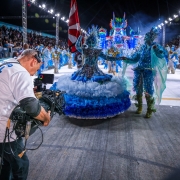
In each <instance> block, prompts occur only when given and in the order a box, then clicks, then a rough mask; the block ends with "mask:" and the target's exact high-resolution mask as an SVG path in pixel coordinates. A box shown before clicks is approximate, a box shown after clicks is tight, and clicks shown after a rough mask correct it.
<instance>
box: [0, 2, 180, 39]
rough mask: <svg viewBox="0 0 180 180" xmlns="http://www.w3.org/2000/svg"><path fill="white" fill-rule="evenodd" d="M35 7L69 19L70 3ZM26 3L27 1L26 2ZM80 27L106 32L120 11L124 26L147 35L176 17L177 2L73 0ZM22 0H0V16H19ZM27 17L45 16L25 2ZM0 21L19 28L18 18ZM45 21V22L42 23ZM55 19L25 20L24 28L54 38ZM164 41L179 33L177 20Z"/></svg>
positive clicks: (62, 27)
mask: <svg viewBox="0 0 180 180" xmlns="http://www.w3.org/2000/svg"><path fill="white" fill-rule="evenodd" d="M36 1H37V2H38V3H39V4H43V3H44V4H46V7H48V9H51V8H52V9H54V10H55V12H56V13H60V16H61V17H62V16H65V17H66V19H68V17H69V11H70V2H71V0H36ZM27 3H28V1H27ZM77 6H78V12H79V19H80V25H81V27H82V28H83V29H85V30H87V29H88V27H89V26H90V25H92V24H95V25H98V26H99V27H101V26H102V27H104V28H106V29H107V30H108V32H109V30H110V27H109V22H110V20H111V18H112V14H113V12H114V13H115V15H116V17H121V18H122V17H123V14H124V12H125V13H126V18H127V21H128V25H129V26H130V27H131V28H133V29H134V30H136V29H137V27H139V28H140V30H141V34H144V33H145V32H147V31H148V30H149V29H150V28H151V27H152V26H156V25H158V24H160V23H161V22H164V20H165V19H167V18H168V17H172V16H173V15H174V14H178V15H180V13H179V11H180V1H179V0H143V1H142V0H77ZM21 8H22V0H3V1H2V0H1V2H0V16H1V17H2V16H21V14H22V12H21ZM27 12H28V16H35V13H37V14H38V15H40V16H41V15H49V13H46V12H44V11H43V10H41V9H40V8H38V7H36V6H34V5H32V4H31V3H28V8H27ZM0 21H3V22H7V23H11V24H15V25H19V26H21V25H22V22H21V19H0ZM45 21H46V22H45ZM55 23H56V22H55V19H53V18H44V19H42V18H33V19H28V28H29V29H33V30H36V31H41V32H45V33H48V34H52V35H55V27H54V25H55ZM59 26H60V37H63V38H66V39H67V29H68V27H67V23H65V22H63V21H61V20H60V25H59ZM166 27H167V28H166V40H167V41H168V40H169V39H171V38H173V37H175V36H177V35H178V34H180V17H178V18H176V19H175V20H174V21H173V22H172V23H171V25H167V26H166Z"/></svg>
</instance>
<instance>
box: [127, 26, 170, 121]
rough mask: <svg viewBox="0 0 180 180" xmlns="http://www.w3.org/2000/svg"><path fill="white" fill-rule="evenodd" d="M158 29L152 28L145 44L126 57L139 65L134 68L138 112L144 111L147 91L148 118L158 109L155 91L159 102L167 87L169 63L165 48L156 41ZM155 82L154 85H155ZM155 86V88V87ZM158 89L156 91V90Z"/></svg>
mask: <svg viewBox="0 0 180 180" xmlns="http://www.w3.org/2000/svg"><path fill="white" fill-rule="evenodd" d="M158 32H159V31H158V29H156V28H152V29H151V30H150V32H148V33H146V35H145V37H144V42H145V44H144V45H142V46H141V47H140V48H139V50H138V51H136V52H135V53H134V54H133V55H132V57H131V58H125V61H124V62H126V63H129V64H134V63H137V66H136V67H135V68H134V69H133V70H134V79H133V88H134V91H135V92H136V97H135V99H136V100H137V103H136V106H137V108H138V109H137V111H136V113H137V114H140V113H141V112H142V96H143V92H144V93H145V98H146V101H147V113H146V116H145V117H146V118H150V117H151V115H152V113H153V112H155V111H156V109H155V108H154V104H155V99H154V97H153V94H154V92H155V93H156V95H157V98H158V103H160V101H161V97H162V93H163V91H164V89H165V88H166V85H165V83H166V79H167V64H166V60H165V53H166V52H165V49H164V48H163V47H162V46H160V45H159V44H157V43H156V42H154V39H155V38H156V37H157V35H158ZM153 84H154V86H153ZM154 87H155V89H154ZM155 90H156V91H155Z"/></svg>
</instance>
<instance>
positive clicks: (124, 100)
mask: <svg viewBox="0 0 180 180" xmlns="http://www.w3.org/2000/svg"><path fill="white" fill-rule="evenodd" d="M97 32H98V29H97V27H95V26H92V29H90V30H89V36H88V37H87V39H86V42H85V44H83V46H81V40H82V36H80V37H79V38H78V40H77V42H76V49H77V50H78V51H79V52H80V53H82V55H83V62H84V63H83V67H82V68H81V69H79V70H78V71H76V72H74V73H73V74H72V76H68V75H64V76H61V77H60V78H59V80H58V82H57V86H56V87H57V89H59V90H62V91H66V94H65V95H64V97H65V109H64V114H65V115H67V116H69V117H75V118H83V119H103V118H108V117H113V116H116V115H118V114H119V113H122V112H124V111H125V110H127V109H128V108H129V107H130V105H131V101H130V98H129V92H128V91H127V82H126V80H125V79H123V78H118V77H113V76H112V75H109V74H105V73H103V72H102V71H101V70H100V69H99V68H98V65H97V61H98V57H102V58H104V59H107V60H109V61H114V60H116V59H117V57H110V56H109V55H108V54H103V52H102V49H99V48H98V47H97V46H98V41H97Z"/></svg>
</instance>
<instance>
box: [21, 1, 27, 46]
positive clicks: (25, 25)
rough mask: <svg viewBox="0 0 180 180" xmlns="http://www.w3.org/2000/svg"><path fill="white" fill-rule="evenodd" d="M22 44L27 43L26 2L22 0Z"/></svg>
mask: <svg viewBox="0 0 180 180" xmlns="http://www.w3.org/2000/svg"><path fill="white" fill-rule="evenodd" d="M22 28H23V44H25V43H27V1H26V0H22Z"/></svg>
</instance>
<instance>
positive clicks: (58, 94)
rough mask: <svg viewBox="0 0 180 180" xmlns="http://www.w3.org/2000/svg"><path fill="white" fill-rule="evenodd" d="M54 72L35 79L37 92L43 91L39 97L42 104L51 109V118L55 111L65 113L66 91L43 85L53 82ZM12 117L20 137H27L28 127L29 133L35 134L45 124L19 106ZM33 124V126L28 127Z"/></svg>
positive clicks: (46, 108) (15, 129)
mask: <svg viewBox="0 0 180 180" xmlns="http://www.w3.org/2000/svg"><path fill="white" fill-rule="evenodd" d="M53 81H54V74H50V75H49V74H43V75H42V74H40V75H39V77H38V78H36V79H35V80H34V86H36V87H37V89H36V90H37V92H42V97H41V98H39V103H40V105H41V106H42V107H43V108H44V109H45V110H46V112H48V111H51V114H50V115H51V119H52V118H53V116H54V114H55V113H58V114H59V115H61V114H63V109H64V106H65V101H64V93H65V92H62V91H53V90H49V89H46V88H45V87H43V84H46V83H47V84H48V83H50V84H53ZM11 119H12V121H13V122H14V128H13V129H14V131H15V133H16V135H17V136H18V137H25V135H26V132H27V129H29V132H28V133H29V135H31V134H33V133H34V132H35V131H36V129H37V128H38V127H39V126H42V125H43V122H42V121H39V120H36V119H34V118H33V117H31V116H29V115H28V114H26V111H24V110H23V108H22V107H20V106H17V107H16V108H15V109H14V110H13V112H12V114H11ZM28 126H31V127H28Z"/></svg>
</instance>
